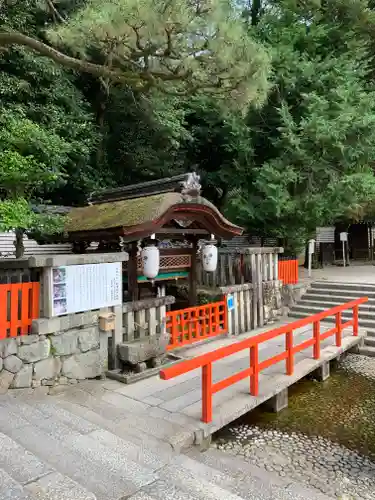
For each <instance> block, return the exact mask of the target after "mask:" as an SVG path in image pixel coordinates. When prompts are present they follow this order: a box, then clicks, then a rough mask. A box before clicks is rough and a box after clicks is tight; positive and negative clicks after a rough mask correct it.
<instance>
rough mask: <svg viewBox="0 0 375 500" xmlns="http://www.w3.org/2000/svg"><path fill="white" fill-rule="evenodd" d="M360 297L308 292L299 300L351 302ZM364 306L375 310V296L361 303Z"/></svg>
mask: <svg viewBox="0 0 375 500" xmlns="http://www.w3.org/2000/svg"><path fill="white" fill-rule="evenodd" d="M358 298H360V297H359V296H354V295H352V296H347V295H340V296H339V295H324V294H323V293H319V294H315V293H310V292H307V293H305V294H304V295H303V296H302V297H301V299H300V300H299V301H298V302H301V301H306V300H307V301H309V302H317V303H321V302H333V303H335V304H345V303H346V302H351V301H353V300H356V299H358ZM363 307H370V308H373V309H374V310H375V298H374V299H369V300H368V301H367V302H365V303H364V304H361V305H360V308H361V309H362V308H363Z"/></svg>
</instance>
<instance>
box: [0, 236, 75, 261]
mask: <svg viewBox="0 0 375 500" xmlns="http://www.w3.org/2000/svg"><path fill="white" fill-rule="evenodd" d="M15 239H16V236H15V234H14V232H9V233H0V259H12V258H14V256H15V246H14V241H15ZM23 244H24V246H25V254H24V257H30V256H31V255H42V254H49V255H51V254H54V255H57V254H67V253H72V246H71V244H70V243H58V244H53V245H39V243H37V242H36V241H35V240H32V239H29V238H28V237H27V236H26V235H25V236H24V238H23Z"/></svg>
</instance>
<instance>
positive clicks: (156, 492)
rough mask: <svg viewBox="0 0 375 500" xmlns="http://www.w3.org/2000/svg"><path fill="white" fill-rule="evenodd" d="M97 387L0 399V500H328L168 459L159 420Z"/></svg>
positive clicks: (221, 463)
mask: <svg viewBox="0 0 375 500" xmlns="http://www.w3.org/2000/svg"><path fill="white" fill-rule="evenodd" d="M104 385H105V384H101V383H95V382H93V383H90V384H89V383H82V384H79V388H78V386H77V387H76V388H74V389H72V388H70V387H69V388H68V389H67V391H66V392H65V393H64V394H60V395H59V396H58V397H55V396H43V395H39V396H36V395H35V393H34V394H30V393H29V394H28V393H27V392H24V391H14V392H13V393H9V394H8V395H4V396H1V397H0V499H1V500H95V499H96V500H125V499H130V500H170V499H172V500H303V499H311V500H329V497H327V496H324V495H321V494H320V493H319V492H317V491H316V490H315V489H313V488H310V489H309V488H306V487H304V486H302V485H300V484H298V483H297V482H295V481H291V480H288V479H286V478H280V477H277V476H276V475H273V474H269V473H265V472H264V471H262V470H261V469H259V468H257V467H254V466H252V465H250V464H246V463H245V462H243V461H241V460H239V459H237V458H236V457H227V456H225V455H224V454H221V452H219V451H218V450H209V451H208V452H206V453H200V452H199V450H198V449H191V450H189V451H187V452H185V454H181V453H177V452H175V451H173V450H172V448H171V446H170V445H169V444H168V443H167V442H166V441H165V436H166V435H167V427H168V420H167V419H166V418H161V415H160V414H158V412H156V415H155V411H154V409H153V408H152V407H151V406H147V405H146V404H145V405H144V406H143V405H141V404H137V402H136V401H135V400H131V399H130V398H126V397H125V396H122V395H121V393H116V392H115V391H112V390H107V389H105V388H104ZM145 410H147V411H145ZM167 413H168V412H165V414H164V417H167ZM171 425H176V424H171Z"/></svg>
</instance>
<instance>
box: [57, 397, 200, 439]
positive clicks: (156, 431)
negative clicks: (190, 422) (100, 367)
mask: <svg viewBox="0 0 375 500" xmlns="http://www.w3.org/2000/svg"><path fill="white" fill-rule="evenodd" d="M106 392H107V393H108V394H104V396H103V397H102V398H101V399H99V397H98V398H96V397H94V396H92V395H91V394H88V393H86V392H85V391H82V390H80V389H77V390H74V391H68V392H67V393H66V394H62V396H61V397H62V399H66V400H67V401H71V402H74V403H77V404H79V405H82V406H86V407H89V408H91V409H93V410H94V411H95V412H96V413H99V415H102V416H104V417H105V418H108V419H109V420H112V421H118V420H119V419H121V420H122V421H123V425H124V426H126V428H127V431H128V432H129V434H132V435H135V436H139V435H141V434H143V435H146V436H150V437H151V438H153V439H155V438H156V439H158V440H160V441H164V442H167V443H168V441H169V439H170V438H171V436H173V442H171V445H172V446H175V445H176V447H177V445H178V440H179V439H180V441H181V442H186V441H187V439H188V438H189V436H190V435H191V432H190V431H189V430H187V429H186V426H185V425H180V424H177V423H175V422H171V421H165V420H164V419H163V418H159V417H158V416H157V415H156V414H154V415H152V416H151V415H148V414H147V411H144V410H143V412H142V414H137V415H135V414H133V413H129V412H128V411H127V406H128V405H129V404H133V403H134V402H135V403H139V401H135V400H133V399H131V398H129V397H127V396H124V395H122V394H121V393H120V392H114V391H106ZM144 406H145V410H150V411H151V407H150V406H149V405H144Z"/></svg>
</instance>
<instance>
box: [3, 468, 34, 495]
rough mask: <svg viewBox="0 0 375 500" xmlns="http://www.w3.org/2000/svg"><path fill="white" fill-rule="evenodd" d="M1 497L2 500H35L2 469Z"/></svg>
mask: <svg viewBox="0 0 375 500" xmlns="http://www.w3.org/2000/svg"><path fill="white" fill-rule="evenodd" d="M0 495H1V500H35V499H34V498H33V497H32V496H31V495H30V494H29V493H28V492H27V491H25V488H24V487H23V486H21V485H20V484H19V483H17V481H15V480H14V479H13V478H12V477H11V476H10V475H9V474H7V473H6V472H5V470H3V469H0Z"/></svg>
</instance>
